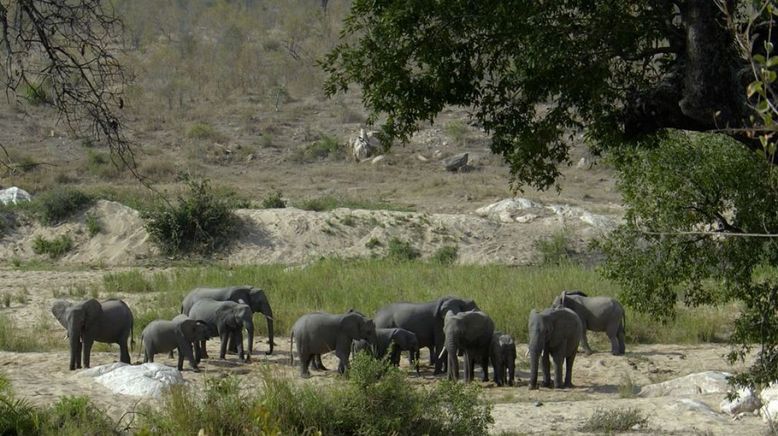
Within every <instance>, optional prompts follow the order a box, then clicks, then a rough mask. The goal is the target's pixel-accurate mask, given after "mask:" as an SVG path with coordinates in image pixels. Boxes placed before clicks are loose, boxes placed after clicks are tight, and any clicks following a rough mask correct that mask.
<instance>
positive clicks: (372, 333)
mask: <svg viewBox="0 0 778 436" xmlns="http://www.w3.org/2000/svg"><path fill="white" fill-rule="evenodd" d="M295 339H297V354H298V357H299V359H300V376H301V377H303V378H308V377H310V376H311V374H310V372H308V367H309V366H310V364H311V361H312V360H314V358H315V357H316V355H320V354H324V353H328V352H330V351H333V350H334V351H335V355H336V356H337V357H338V360H339V361H340V362H339V363H338V372H339V373H341V374H343V373H344V372H345V371H346V368H348V359H349V355H350V354H351V343H352V341H353V340H354V339H367V340H368V342H370V343H371V344H374V343H375V340H376V329H375V324H374V323H373V320H371V319H368V318H367V317H365V316H364V315H362V314H360V313H356V312H346V313H344V314H340V315H338V314H331V313H324V312H315V313H308V314H305V315H303V316H301V317H300V318H299V319H298V320H297V321H295V323H294V325H293V326H292V335H291V338H290V341H289V347H290V350H289V358H290V362H291V364H293V365H294V354H293V353H292V350H291V347H292V344H293V343H294V341H295Z"/></svg>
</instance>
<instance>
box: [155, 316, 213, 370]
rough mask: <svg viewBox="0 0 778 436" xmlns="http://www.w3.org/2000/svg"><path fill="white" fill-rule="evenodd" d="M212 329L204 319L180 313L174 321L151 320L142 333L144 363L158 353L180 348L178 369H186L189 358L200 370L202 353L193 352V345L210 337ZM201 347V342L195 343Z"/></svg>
mask: <svg viewBox="0 0 778 436" xmlns="http://www.w3.org/2000/svg"><path fill="white" fill-rule="evenodd" d="M210 332H211V329H210V327H209V326H208V324H206V323H205V322H204V321H197V320H194V319H191V318H189V317H187V316H186V315H178V316H176V317H175V318H173V320H172V321H167V320H155V321H152V322H150V323H149V324H148V325H147V326H146V328H144V329H143V332H142V333H141V335H140V340H141V344H142V347H143V363H146V362H153V361H154V355H155V354H157V353H167V352H168V351H172V350H178V370H179V371H182V370H183V369H184V359H185V358H186V359H188V360H189V365H190V366H191V367H192V369H193V370H195V371H198V370H199V369H198V368H197V364H198V361H199V357H200V355H199V354H200V353H199V350H198V352H193V345H194V344H198V342H199V341H202V340H205V339H208V338H209V337H210V336H211V335H210ZM195 348H196V349H199V344H198V345H195Z"/></svg>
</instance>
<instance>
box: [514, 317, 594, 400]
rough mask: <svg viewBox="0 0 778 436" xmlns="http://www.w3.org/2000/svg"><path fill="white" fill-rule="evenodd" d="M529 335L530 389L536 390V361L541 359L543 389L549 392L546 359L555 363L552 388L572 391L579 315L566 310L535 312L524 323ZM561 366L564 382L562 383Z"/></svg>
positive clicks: (579, 328) (548, 364) (547, 361)
mask: <svg viewBox="0 0 778 436" xmlns="http://www.w3.org/2000/svg"><path fill="white" fill-rule="evenodd" d="M527 328H528V332H529V345H528V348H529V357H530V363H529V368H530V369H529V371H530V376H529V388H530V389H537V388H538V360H539V359H540V357H541V355H542V357H543V387H547V388H550V387H552V385H551V368H550V362H549V357H551V358H552V359H553V360H554V370H555V374H554V385H553V387H555V388H562V387H566V388H570V387H573V384H572V376H573V362H575V355H576V354H577V353H578V342H579V341H580V339H581V335H582V331H583V328H582V326H581V320H580V319H579V318H578V315H576V314H575V312H573V311H572V310H570V309H567V308H550V309H546V310H543V311H542V312H536V311H535V310H534V309H533V310H532V312H530V315H529V321H528V323H527ZM562 364H565V379H564V383H563V382H562Z"/></svg>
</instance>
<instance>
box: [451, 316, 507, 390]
mask: <svg viewBox="0 0 778 436" xmlns="http://www.w3.org/2000/svg"><path fill="white" fill-rule="evenodd" d="M443 331H444V333H445V335H446V352H447V354H448V378H449V380H458V379H459V358H458V357H457V356H458V355H459V354H460V353H461V354H462V355H463V356H464V360H465V362H464V363H465V364H464V371H465V382H470V381H472V380H473V376H474V372H475V364H476V362H478V363H480V364H481V368H483V376H482V380H483V381H487V380H489V371H488V369H487V368H488V364H489V350H490V346H491V343H492V336H493V335H494V321H492V319H491V318H490V317H489V315H487V314H485V313H484V312H481V311H479V310H471V311H467V312H459V313H456V314H455V313H454V312H448V313H447V314H446V317H445V319H444V323H443ZM442 354H443V353H441V355H442Z"/></svg>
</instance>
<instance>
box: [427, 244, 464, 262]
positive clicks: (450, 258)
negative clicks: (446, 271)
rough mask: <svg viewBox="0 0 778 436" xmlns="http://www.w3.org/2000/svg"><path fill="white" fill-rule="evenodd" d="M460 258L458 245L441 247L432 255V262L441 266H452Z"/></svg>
mask: <svg viewBox="0 0 778 436" xmlns="http://www.w3.org/2000/svg"><path fill="white" fill-rule="evenodd" d="M458 257H459V247H457V246H456V245H448V246H445V247H440V248H438V249H437V250H436V251H435V253H433V254H432V260H433V261H435V262H437V263H439V264H441V265H451V264H453V263H454V262H456V261H457V258H458Z"/></svg>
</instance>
